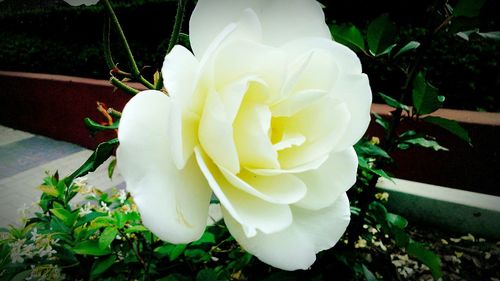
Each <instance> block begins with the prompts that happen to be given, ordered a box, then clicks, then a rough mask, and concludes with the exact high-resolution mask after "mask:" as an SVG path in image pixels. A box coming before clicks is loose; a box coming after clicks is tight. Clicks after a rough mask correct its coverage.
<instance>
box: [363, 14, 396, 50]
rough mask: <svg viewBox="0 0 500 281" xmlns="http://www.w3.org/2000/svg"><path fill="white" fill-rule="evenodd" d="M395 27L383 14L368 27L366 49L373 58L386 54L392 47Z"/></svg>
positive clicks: (387, 16)
mask: <svg viewBox="0 0 500 281" xmlns="http://www.w3.org/2000/svg"><path fill="white" fill-rule="evenodd" d="M395 38H396V25H395V24H394V23H393V22H391V21H390V19H389V15H387V14H383V15H381V16H379V17H378V18H376V19H375V20H373V21H372V22H371V23H370V25H368V31H367V41H368V49H369V50H370V53H371V54H372V55H374V56H377V55H381V54H382V53H386V52H387V50H388V49H392V48H393V47H394V41H395Z"/></svg>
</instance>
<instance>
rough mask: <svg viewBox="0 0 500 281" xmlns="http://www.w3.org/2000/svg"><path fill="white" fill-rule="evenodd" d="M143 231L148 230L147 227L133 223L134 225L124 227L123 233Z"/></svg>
mask: <svg viewBox="0 0 500 281" xmlns="http://www.w3.org/2000/svg"><path fill="white" fill-rule="evenodd" d="M145 231H149V229H147V228H146V227H144V226H143V225H134V226H131V227H129V228H127V229H125V233H136V232H145Z"/></svg>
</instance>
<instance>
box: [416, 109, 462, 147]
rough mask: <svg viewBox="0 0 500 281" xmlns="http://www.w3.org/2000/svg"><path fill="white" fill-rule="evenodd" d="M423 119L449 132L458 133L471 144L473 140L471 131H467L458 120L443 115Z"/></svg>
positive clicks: (457, 134) (458, 135)
mask: <svg viewBox="0 0 500 281" xmlns="http://www.w3.org/2000/svg"><path fill="white" fill-rule="evenodd" d="M422 120H424V121H425V122H427V123H431V124H434V125H436V126H439V127H441V128H443V129H445V130H447V131H448V132H450V133H452V134H454V135H456V136H457V137H459V138H461V139H462V140H464V141H466V142H467V143H469V144H470V142H471V140H470V137H469V133H468V132H467V130H466V129H464V128H463V127H462V126H460V124H459V123H458V122H457V121H454V120H449V119H446V118H441V117H434V116H428V117H425V118H423V119H422Z"/></svg>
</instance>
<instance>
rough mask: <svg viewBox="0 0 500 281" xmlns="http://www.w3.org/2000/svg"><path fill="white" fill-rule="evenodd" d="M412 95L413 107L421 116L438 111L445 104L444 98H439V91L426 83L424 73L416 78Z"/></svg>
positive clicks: (420, 73)
mask: <svg viewBox="0 0 500 281" xmlns="http://www.w3.org/2000/svg"><path fill="white" fill-rule="evenodd" d="M412 94H413V95H412V99H413V106H414V107H415V109H416V112H417V114H419V115H423V114H429V113H432V112H434V111H436V110H437V109H439V108H440V107H441V106H442V105H443V102H444V96H439V95H438V89H437V88H435V87H434V86H432V85H431V84H429V83H427V81H425V76H424V74H423V73H422V72H419V73H418V74H417V76H416V77H415V81H414V82H413V92H412Z"/></svg>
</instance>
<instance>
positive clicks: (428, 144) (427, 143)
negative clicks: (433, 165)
mask: <svg viewBox="0 0 500 281" xmlns="http://www.w3.org/2000/svg"><path fill="white" fill-rule="evenodd" d="M404 143H407V144H412V145H418V146H421V147H425V148H432V149H434V150H435V151H439V150H443V151H448V148H446V147H443V146H441V145H439V143H438V142H437V141H435V140H428V139H426V138H414V139H409V140H406V141H405V142H404Z"/></svg>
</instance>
